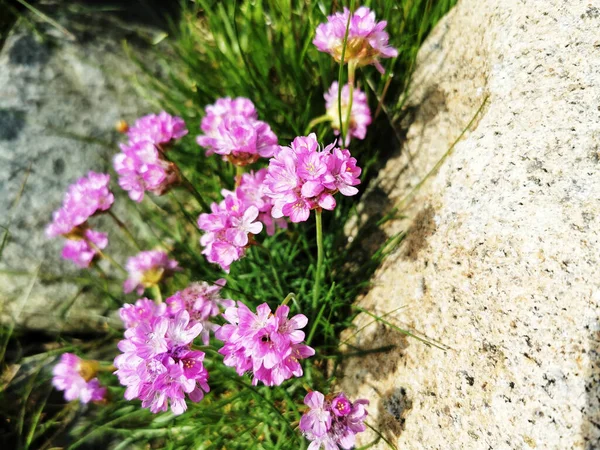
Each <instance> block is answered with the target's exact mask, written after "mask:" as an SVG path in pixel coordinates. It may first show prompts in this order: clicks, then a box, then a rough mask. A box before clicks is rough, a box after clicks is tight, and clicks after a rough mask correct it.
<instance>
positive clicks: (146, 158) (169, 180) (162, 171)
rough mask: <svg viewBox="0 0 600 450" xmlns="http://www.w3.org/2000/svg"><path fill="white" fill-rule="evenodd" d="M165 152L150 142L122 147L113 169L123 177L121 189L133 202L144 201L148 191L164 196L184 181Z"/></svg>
mask: <svg viewBox="0 0 600 450" xmlns="http://www.w3.org/2000/svg"><path fill="white" fill-rule="evenodd" d="M162 152H163V150H159V148H158V147H157V146H156V144H155V143H153V142H152V141H150V140H140V141H137V142H132V143H129V144H128V145H123V144H121V153H118V154H117V155H115V157H114V159H113V166H114V168H115V171H116V172H117V174H118V175H119V186H121V188H123V189H124V190H125V191H127V193H128V194H129V198H131V199H132V200H133V201H136V202H141V201H142V200H143V198H144V192H146V191H148V192H151V193H153V194H155V195H163V194H164V193H165V192H167V191H168V190H169V189H170V188H171V187H172V186H174V185H176V184H178V183H179V182H180V175H179V169H178V168H177V166H176V165H175V164H174V163H172V162H170V161H167V160H166V159H165V158H164V154H163V153H162Z"/></svg>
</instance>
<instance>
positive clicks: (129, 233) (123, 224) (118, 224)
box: [108, 209, 142, 250]
mask: <svg viewBox="0 0 600 450" xmlns="http://www.w3.org/2000/svg"><path fill="white" fill-rule="evenodd" d="M108 215H109V216H110V217H112V219H113V220H114V221H115V223H116V224H117V226H118V227H119V228H120V229H121V230H122V231H123V233H125V235H126V236H127V237H128V238H129V240H130V241H131V242H132V244H133V245H134V246H135V248H137V249H138V250H141V249H142V247H140V244H138V243H137V241H136V240H135V238H134V237H133V234H132V233H131V231H129V228H127V225H125V223H123V221H122V220H121V219H119V218H118V217H117V216H116V215H115V213H114V212H112V211H111V210H110V209H109V210H108Z"/></svg>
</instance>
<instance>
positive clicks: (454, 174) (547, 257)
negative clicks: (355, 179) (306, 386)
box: [341, 0, 600, 450]
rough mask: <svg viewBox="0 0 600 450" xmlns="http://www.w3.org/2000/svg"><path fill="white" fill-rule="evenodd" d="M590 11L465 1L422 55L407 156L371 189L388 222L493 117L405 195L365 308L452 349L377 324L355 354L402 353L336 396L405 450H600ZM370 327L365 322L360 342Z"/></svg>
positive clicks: (599, 225)
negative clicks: (381, 198) (384, 196)
mask: <svg viewBox="0 0 600 450" xmlns="http://www.w3.org/2000/svg"><path fill="white" fill-rule="evenodd" d="M591 3H592V2H578V1H571V2H565V1H563V0H548V1H545V2H522V1H516V0H508V1H506V2H501V3H498V2H497V1H493V0H480V1H476V0H460V1H459V3H458V5H457V6H456V7H455V9H454V10H452V11H451V12H450V14H449V15H448V16H447V17H445V18H444V19H443V20H442V21H441V22H440V23H439V24H438V25H437V27H436V29H435V30H434V32H433V33H432V35H431V36H430V37H429V38H428V40H427V41H426V43H425V45H424V46H423V48H422V49H421V51H420V54H419V60H418V69H417V71H416V74H415V76H414V83H413V87H414V91H413V93H412V96H411V99H410V102H409V110H410V111H411V112H412V114H413V121H412V124H411V126H410V128H409V130H408V137H407V141H406V143H405V144H404V146H403V148H402V154H401V155H399V156H397V157H395V158H393V159H392V160H390V161H389V163H388V164H387V166H386V169H385V170H384V171H383V172H382V174H381V176H380V177H379V179H378V180H377V181H378V186H379V187H380V188H381V189H383V190H384V191H385V192H387V193H388V194H389V196H390V198H391V199H392V203H393V204H394V203H395V206H397V207H400V208H402V207H403V206H404V204H403V202H402V199H403V198H405V196H406V195H407V193H408V192H410V190H411V188H412V187H413V186H415V185H416V184H417V183H418V182H420V181H421V180H422V179H423V177H424V176H425V174H426V173H427V172H428V171H429V170H431V168H432V167H434V165H435V164H436V163H437V162H438V161H439V160H440V158H441V157H442V155H443V154H444V153H445V152H446V151H447V150H448V149H449V148H450V147H451V145H452V143H453V142H454V141H455V140H456V139H457V137H458V136H459V135H460V134H461V132H462V131H463V129H464V128H465V127H466V126H467V124H468V123H469V121H470V120H471V119H472V117H473V116H474V114H475V112H476V111H477V109H478V108H479V107H480V106H481V104H482V103H483V102H484V99H485V98H488V100H487V103H486V106H485V107H484V108H483V110H482V112H481V114H480V115H479V117H478V118H477V119H476V120H475V123H474V124H473V126H472V127H471V129H470V131H468V132H467V133H466V135H465V137H464V138H463V139H461V140H460V141H459V142H458V143H457V144H456V146H455V147H454V148H453V151H452V152H451V153H450V155H449V157H448V158H447V159H446V161H445V162H444V164H443V165H442V166H441V168H440V170H439V171H438V172H437V173H436V174H434V175H433V176H432V177H431V178H430V179H429V180H428V181H427V183H426V184H424V185H423V186H422V187H421V188H420V189H419V190H418V192H417V193H416V194H415V196H414V198H413V201H412V202H410V207H409V208H408V209H406V210H405V211H404V212H405V213H407V215H408V216H409V217H410V218H411V219H410V220H408V221H404V222H403V221H396V222H394V223H392V224H391V225H389V228H388V229H387V230H386V231H387V232H388V233H389V234H393V233H396V232H398V231H401V230H409V232H408V237H407V239H406V240H405V241H404V242H403V244H402V245H401V246H400V248H399V249H398V250H397V251H396V252H395V253H394V254H393V255H392V256H391V257H390V258H389V259H388V260H387V262H386V263H385V264H384V266H383V267H381V268H380V269H379V271H378V273H377V274H376V276H375V278H374V280H373V282H374V287H373V289H372V290H371V291H370V292H369V293H368V294H367V295H366V296H365V297H364V298H362V299H361V300H360V302H359V303H360V306H362V307H363V308H367V309H368V310H370V311H373V312H375V313H377V314H379V315H383V314H385V313H388V312H391V311H395V312H393V313H391V314H389V315H387V316H386V317H385V318H384V320H386V321H388V322H390V323H394V324H396V325H398V326H400V327H405V328H411V329H415V330H418V331H420V332H422V333H424V334H425V335H427V336H428V337H429V338H432V339H436V340H439V341H441V342H443V343H444V344H445V345H447V346H448V347H449V349H448V350H447V351H442V350H439V349H437V348H434V347H428V346H426V345H424V344H422V343H420V342H418V341H417V340H415V339H412V338H408V339H405V338H403V337H402V336H401V335H400V334H399V333H398V332H396V331H394V330H392V329H390V328H389V327H386V326H384V325H382V324H381V323H372V324H371V325H369V326H367V327H366V328H365V329H364V330H362V331H361V332H360V333H359V334H358V336H356V337H355V338H354V344H355V345H356V346H358V347H360V348H376V347H382V346H386V345H389V344H395V345H397V347H396V349H395V350H393V351H392V352H389V353H386V354H371V355H369V356H367V357H366V358H365V357H363V358H351V359H348V360H347V362H346V363H345V367H344V369H343V370H344V374H345V376H344V378H343V380H342V382H341V387H342V388H343V389H345V390H347V391H348V392H349V393H350V394H351V395H352V396H357V397H365V398H368V399H370V401H371V407H370V409H369V412H370V423H371V424H372V425H374V426H376V427H377V426H378V427H379V428H380V429H381V430H382V432H383V434H384V436H386V437H387V438H388V439H389V440H390V441H391V442H393V443H394V444H395V445H396V446H397V447H398V448H399V449H444V450H446V449H474V450H475V449H478V450H479V449H498V450H499V449H534V448H537V449H586V450H591V449H597V448H600V402H599V396H600V383H599V382H600V323H599V321H600V241H599V238H600V232H599V230H600V91H599V90H598V86H600V34H599V33H598V30H599V29H600V9H599V8H597V7H594V6H591ZM488 96H489V97H488ZM409 159H410V163H409V162H408V160H409ZM367 202H368V200H367ZM371 213H372V211H371ZM365 214H367V213H365ZM402 306H404V308H402V309H398V308H400V307H402ZM372 321H373V319H372V318H371V317H368V316H366V315H364V314H363V315H361V316H359V317H358V318H357V320H356V325H357V327H359V328H360V327H362V326H364V325H366V324H367V323H369V322H372ZM353 332H354V331H353V330H349V334H351V333H353ZM375 438H376V436H375V435H374V434H373V433H364V436H362V438H361V443H362V444H365V443H367V442H370V441H372V440H374V439H375ZM377 448H381V449H383V448H389V447H388V446H387V445H385V444H384V443H383V442H382V441H380V443H379V444H378V446H377Z"/></svg>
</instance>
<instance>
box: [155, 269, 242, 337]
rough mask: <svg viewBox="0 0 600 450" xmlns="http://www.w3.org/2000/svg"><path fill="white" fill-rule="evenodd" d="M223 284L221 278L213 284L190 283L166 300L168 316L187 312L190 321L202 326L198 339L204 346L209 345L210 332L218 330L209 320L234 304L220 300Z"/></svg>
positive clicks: (226, 300)
mask: <svg viewBox="0 0 600 450" xmlns="http://www.w3.org/2000/svg"><path fill="white" fill-rule="evenodd" d="M225 283H226V280H225V279H222V278H221V279H220V280H217V281H216V282H215V283H214V284H208V283H207V282H205V281H203V282H201V283H192V284H190V285H189V286H188V287H187V288H185V289H184V290H182V291H178V292H176V293H175V294H173V295H172V296H171V297H169V298H167V300H166V303H167V305H168V313H169V314H170V315H177V314H178V313H179V312H180V311H187V312H188V313H189V315H190V320H191V321H193V322H194V323H200V324H202V332H201V333H200V337H201V338H202V342H203V343H204V345H208V343H209V339H210V331H215V330H217V329H218V328H219V326H218V325H216V324H215V323H213V322H212V321H211V320H212V319H214V318H215V317H216V316H218V315H219V313H220V312H221V308H228V307H230V306H233V305H234V304H235V302H234V301H233V300H230V299H224V298H221V295H220V292H219V291H220V290H221V289H222V288H223V286H225Z"/></svg>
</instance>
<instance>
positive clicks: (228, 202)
mask: <svg viewBox="0 0 600 450" xmlns="http://www.w3.org/2000/svg"><path fill="white" fill-rule="evenodd" d="M210 209H211V211H212V213H210V214H209V213H203V214H200V217H199V218H198V228H200V229H201V230H203V231H205V234H204V235H203V236H202V237H201V238H200V244H201V245H202V246H203V247H204V250H203V251H202V254H204V255H206V259H208V261H209V262H211V263H216V264H219V265H220V266H221V268H222V269H223V270H224V271H226V272H228V273H229V266H230V265H231V263H232V262H233V261H237V260H238V259H240V258H241V257H242V256H243V255H244V253H245V252H246V246H247V245H248V243H249V242H250V240H249V235H251V234H258V233H260V232H261V231H262V228H263V225H262V223H260V222H257V221H256V219H257V218H258V214H259V211H258V208H257V207H256V206H254V205H247V204H246V203H245V202H244V201H243V200H242V199H240V198H239V197H238V196H237V195H235V193H229V194H227V196H226V197H225V199H223V201H221V203H219V204H217V203H213V204H212V205H211V208H210Z"/></svg>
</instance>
